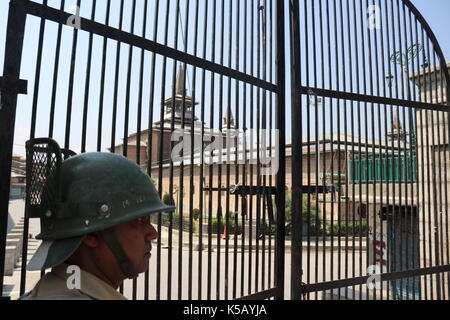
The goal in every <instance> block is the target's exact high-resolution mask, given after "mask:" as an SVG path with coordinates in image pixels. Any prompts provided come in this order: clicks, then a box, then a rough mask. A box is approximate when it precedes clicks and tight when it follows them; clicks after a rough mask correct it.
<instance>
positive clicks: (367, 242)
mask: <svg viewBox="0 0 450 320" xmlns="http://www.w3.org/2000/svg"><path fill="white" fill-rule="evenodd" d="M363 8H364V5H363V1H362V0H360V17H361V20H360V27H361V38H362V45H361V48H362V68H363V72H362V73H363V92H364V94H367V91H368V90H367V73H366V70H367V68H366V50H365V48H366V47H365V45H366V42H365V37H364V21H363V16H364V15H363ZM369 51H370V48H369ZM368 123H369V122H368V109H367V103H366V102H365V103H364V126H365V132H364V133H365V144H364V158H365V160H366V164H367V168H366V172H365V173H366V179H365V180H366V181H365V186H366V188H365V190H366V221H365V222H366V223H367V226H369V222H370V220H369V219H370V214H369V212H370V207H369V204H370V201H369V166H368V163H369V153H368V150H369V145H368V141H369V133H368ZM369 245H370V244H369V234H367V235H366V250H367V251H366V252H367V253H366V264H365V266H366V270H367V267H368V266H369V250H368V249H369ZM366 295H367V297H368V296H369V291H368V288H366Z"/></svg>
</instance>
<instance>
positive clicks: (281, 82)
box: [275, 0, 300, 300]
mask: <svg viewBox="0 0 450 320" xmlns="http://www.w3.org/2000/svg"><path fill="white" fill-rule="evenodd" d="M276 10H277V17H276V21H277V30H276V32H277V38H276V41H277V46H276V66H277V71H276V72H277V73H276V83H277V89H278V91H277V95H276V99H277V101H276V113H275V118H276V119H275V122H276V128H277V130H279V136H280V139H279V159H278V161H279V164H280V168H279V170H278V173H277V177H276V178H277V190H278V191H277V192H278V197H276V202H277V203H276V205H277V226H276V228H277V233H276V247H275V250H276V259H275V261H276V263H275V275H276V279H275V286H276V289H277V293H276V299H277V300H283V299H284V265H285V261H284V259H285V256H284V252H285V251H284V248H285V242H284V241H285V240H284V239H285V192H286V191H285V178H286V167H285V166H286V142H285V141H286V131H285V119H286V118H285V51H284V50H285V49H284V48H285V40H284V36H285V29H284V28H285V27H284V20H285V16H284V1H283V0H278V1H277V3H276ZM294 91H295V87H294ZM299 284H300V283H299V282H298V283H297V285H299ZM298 290H299V288H297V289H296V291H298Z"/></svg>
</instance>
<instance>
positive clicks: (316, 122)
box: [310, 0, 320, 300]
mask: <svg viewBox="0 0 450 320" xmlns="http://www.w3.org/2000/svg"><path fill="white" fill-rule="evenodd" d="M315 16H316V9H315V1H314V0H311V19H312V21H311V24H312V41H313V49H312V50H313V64H314V69H313V74H314V87H315V88H317V83H318V80H317V50H316V49H317V48H316V47H317V46H316V19H315ZM318 101H319V100H318V97H317V95H314V119H315V120H314V127H315V139H314V140H315V149H316V151H315V159H314V162H315V164H314V168H315V170H314V171H315V172H314V174H315V176H316V179H315V185H316V186H318V185H319V165H320V164H319V157H320V149H319V105H318ZM315 197H316V203H315V208H314V211H315V221H314V225H315V228H314V229H315V234H314V236H315V242H316V246H315V250H314V251H315V252H314V253H315V259H314V269H315V273H314V275H315V278H314V281H315V283H317V282H318V281H319V273H318V269H319V234H318V230H317V226H318V225H319V202H318V201H319V193H318V188H316V192H315ZM310 214H311V213H310ZM314 296H315V300H317V292H315V294H314Z"/></svg>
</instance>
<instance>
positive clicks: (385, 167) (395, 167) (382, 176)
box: [349, 152, 418, 183]
mask: <svg viewBox="0 0 450 320" xmlns="http://www.w3.org/2000/svg"><path fill="white" fill-rule="evenodd" d="M417 172H418V167H417V155H416V153H415V152H403V153H401V154H395V155H391V154H390V155H386V154H378V155H370V154H369V155H361V156H360V157H359V158H355V159H352V160H350V161H349V173H350V175H349V182H351V183H373V182H392V183H411V182H417Z"/></svg>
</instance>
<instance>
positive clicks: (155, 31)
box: [144, 0, 161, 300]
mask: <svg viewBox="0 0 450 320" xmlns="http://www.w3.org/2000/svg"><path fill="white" fill-rule="evenodd" d="M154 3H155V6H154V17H153V20H154V24H153V41H156V39H157V35H158V25H159V0H157V1H155V2H154ZM155 73H156V54H155V53H152V61H151V73H150V84H149V113H148V121H147V126H148V132H147V143H148V145H147V174H148V175H149V176H150V177H151V178H152V176H153V172H152V169H153V165H154V164H153V162H152V161H153V157H154V156H153V146H154V145H153V130H155V129H154V125H153V116H154V113H155V111H154V110H155V109H156V108H155V106H154V100H155V85H154V84H155ZM156 154H157V152H156ZM159 192H160V196H161V189H159ZM160 217H161V215H160V214H158V220H159V221H160ZM157 228H158V230H159V232H160V230H161V229H160V226H158V227H157ZM160 235H161V233H159V236H158V240H157V244H158V243H160ZM158 261H159V260H158ZM149 276H150V271H149V270H147V272H146V273H145V294H144V299H145V300H148V297H149V288H148V286H149V280H150V279H149ZM157 277H159V275H157Z"/></svg>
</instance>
